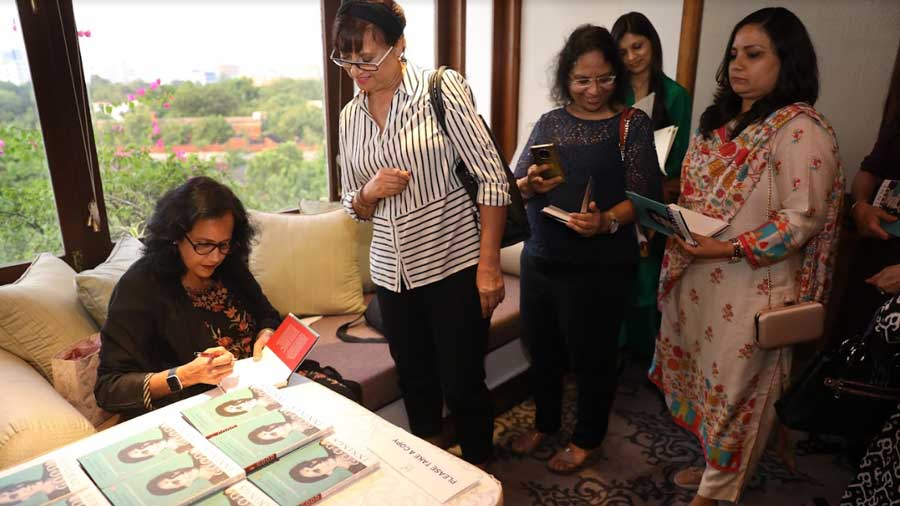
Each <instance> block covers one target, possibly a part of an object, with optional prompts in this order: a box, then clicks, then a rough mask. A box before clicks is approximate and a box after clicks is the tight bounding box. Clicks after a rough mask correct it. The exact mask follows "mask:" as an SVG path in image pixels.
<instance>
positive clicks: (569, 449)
mask: <svg viewBox="0 0 900 506" xmlns="http://www.w3.org/2000/svg"><path fill="white" fill-rule="evenodd" d="M599 448H600V447H599V446H598V447H597V448H594V449H593V450H585V449H583V448H579V447H577V446H575V445H574V444H572V443H569V444H568V445H566V447H565V448H563V449H562V450H560V451H558V452H556V454H555V455H553V458H551V459H550V461H549V462H547V469H549V470H550V471H551V472H554V473H557V474H571V473H574V472H575V471H578V470H579V469H581V468H582V467H584V466H585V465H586V464H587V463H588V461H589V460H590V459H591V458H592V457H593V456H594V455H596V454H597V450H599Z"/></svg>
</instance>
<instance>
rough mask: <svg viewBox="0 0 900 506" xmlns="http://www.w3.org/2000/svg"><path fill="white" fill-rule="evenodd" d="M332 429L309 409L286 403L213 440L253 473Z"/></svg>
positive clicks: (224, 451) (213, 442)
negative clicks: (308, 411)
mask: <svg viewBox="0 0 900 506" xmlns="http://www.w3.org/2000/svg"><path fill="white" fill-rule="evenodd" d="M330 433H331V427H329V426H327V425H326V424H325V423H324V422H322V421H321V420H318V419H316V418H315V417H313V416H311V415H310V414H309V413H305V412H301V411H299V410H298V409H294V408H291V407H282V408H281V409H279V410H276V411H270V412H268V413H266V414H264V415H261V416H258V417H256V418H254V419H252V420H250V421H247V422H244V423H242V424H240V425H238V426H237V427H235V428H234V429H233V430H229V431H227V432H224V433H222V434H219V435H218V436H213V437H212V438H210V440H209V441H210V442H211V443H212V444H214V445H215V446H216V447H217V448H218V449H220V450H222V453H224V454H225V455H228V456H229V457H230V458H231V459H232V460H233V461H235V462H236V463H237V464H238V465H239V466H241V467H242V468H244V471H246V472H247V473H250V472H252V471H253V470H254V469H257V468H259V467H262V466H264V465H266V464H269V463H271V462H273V461H275V460H276V459H278V458H281V457H282V456H283V455H285V454H287V453H289V452H290V451H291V450H294V449H296V448H299V447H301V446H304V445H306V444H308V443H311V442H313V441H315V440H317V439H321V438H322V437H324V436H326V435H327V434H330Z"/></svg>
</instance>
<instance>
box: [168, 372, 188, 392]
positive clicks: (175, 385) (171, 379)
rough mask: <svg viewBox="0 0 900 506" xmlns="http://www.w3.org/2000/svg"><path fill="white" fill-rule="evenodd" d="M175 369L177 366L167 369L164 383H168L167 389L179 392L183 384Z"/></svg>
mask: <svg viewBox="0 0 900 506" xmlns="http://www.w3.org/2000/svg"><path fill="white" fill-rule="evenodd" d="M177 369H178V367H177V366H176V367H173V368H171V369H169V372H168V374H166V384H168V385H169V390H171V391H172V392H179V391H181V389H182V388H183V387H184V385H182V384H181V378H179V377H178V374H176V371H177Z"/></svg>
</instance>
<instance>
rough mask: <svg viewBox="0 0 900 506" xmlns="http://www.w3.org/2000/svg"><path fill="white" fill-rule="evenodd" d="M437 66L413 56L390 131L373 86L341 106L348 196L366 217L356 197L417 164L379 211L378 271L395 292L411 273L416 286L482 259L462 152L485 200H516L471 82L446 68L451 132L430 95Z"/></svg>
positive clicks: (373, 258)
mask: <svg viewBox="0 0 900 506" xmlns="http://www.w3.org/2000/svg"><path fill="white" fill-rule="evenodd" d="M433 72H434V71H433V70H424V71H423V70H419V69H417V68H415V67H414V66H413V65H412V64H407V65H406V66H405V68H404V69H403V82H402V84H401V85H400V86H399V87H398V88H397V90H396V91H395V92H394V97H393V99H392V100H391V107H390V110H389V111H388V115H387V120H386V121H385V127H384V131H383V132H382V131H379V128H378V125H377V123H375V120H374V119H373V118H372V116H371V115H370V114H369V110H368V99H367V97H366V95H365V94H364V93H358V94H357V95H356V97H354V98H353V100H351V101H350V103H348V104H347V105H346V106H345V107H344V109H343V110H342V111H341V118H340V124H339V125H340V126H339V142H340V151H341V186H342V188H343V191H344V196H343V198H342V200H341V203H342V204H343V206H344V209H346V210H347V212H348V213H350V216H351V217H352V218H353V219H355V220H359V219H360V218H359V216H357V215H356V212H355V211H354V210H353V205H352V203H353V198H354V197H355V196H356V193H357V191H358V190H359V189H360V188H361V187H362V186H363V185H364V184H365V183H366V182H367V181H369V180H370V179H372V178H373V177H374V176H375V173H376V172H378V170H379V169H381V168H384V167H394V168H398V169H403V170H408V171H409V172H410V181H409V184H408V186H407V187H406V189H405V190H403V191H402V192H401V193H399V194H397V195H394V196H392V197H388V198H384V199H381V200H380V201H379V202H378V205H377V206H376V208H375V213H374V215H373V216H372V220H373V223H374V234H373V237H372V246H371V249H370V251H369V258H370V263H371V270H372V281H374V282H375V284H377V285H378V286H381V287H384V288H387V289H388V290H392V291H395V292H399V291H400V287H401V280H402V284H403V286H405V287H406V288H417V287H420V286H424V285H427V284H429V283H433V282H435V281H439V280H441V279H444V278H445V277H447V276H449V275H451V274H453V273H455V272H458V271H460V270H462V269H465V268H466V267H469V266H472V265H475V264H477V263H478V256H479V241H480V223H479V222H478V214H477V209H476V208H475V206H474V205H473V204H472V201H471V200H470V199H469V196H468V194H466V191H465V189H464V188H463V186H462V183H460V181H459V179H458V178H457V177H456V174H454V172H453V167H454V165H455V160H457V159H459V158H462V159H463V160H464V161H465V162H466V166H467V167H468V168H469V171H470V172H472V173H473V175H474V176H475V178H476V179H477V180H478V182H479V185H478V198H477V200H478V203H479V204H483V205H489V206H505V205H508V204H509V185H508V184H507V180H506V174H505V172H504V171H505V169H504V168H503V167H502V166H501V165H500V158H499V156H498V155H497V152H496V150H495V149H494V145H493V143H492V142H491V138H490V134H488V132H487V130H486V129H485V128H484V126H483V125H482V123H481V119H480V118H479V117H478V113H477V112H475V104H474V101H473V98H472V92H471V90H470V89H469V85H468V84H467V83H466V81H465V79H464V78H463V77H462V76H460V75H459V74H458V73H457V72H454V71H451V70H448V71H447V72H445V73H444V77H443V83H442V85H443V95H444V104H445V107H446V118H447V130H448V131H449V134H450V135H449V139H448V138H447V136H445V135H444V133H443V131H442V130H441V127H440V125H439V124H438V122H437V119H436V118H435V116H434V111H433V109H432V108H431V102H430V99H429V95H428V78H429V76H430V75H431V74H432V73H433Z"/></svg>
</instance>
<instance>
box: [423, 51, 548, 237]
mask: <svg viewBox="0 0 900 506" xmlns="http://www.w3.org/2000/svg"><path fill="white" fill-rule="evenodd" d="M445 70H447V67H440V68H438V69H437V70H436V71H434V73H433V74H431V78H430V79H429V80H428V94H429V95H430V96H431V107H432V109H434V115H435V117H436V118H437V120H438V123H439V124H440V125H441V130H443V132H444V135H446V136H447V139H450V134H449V133H447V118H446V111H445V109H444V94H443V92H442V91H441V81H442V80H443V77H444V71H445ZM478 118H479V119H480V120H481V123H482V124H483V125H484V128H485V129H486V130H487V132H488V135H490V137H491V142H493V143H494V149H495V150H496V151H497V156H498V157H499V161H500V165H501V166H503V168H504V170H505V171H506V180H507V182H508V183H509V197H510V204H509V205H508V206H506V227H505V228H504V229H503V239H502V240H501V242H500V246H501V247H506V246H511V245H513V244H516V243H520V242H522V241H524V240H525V239H528V237H529V236H531V227H529V226H528V216H527V215H526V214H525V203H524V201H523V200H522V194H521V193H520V192H519V186H518V185H517V184H516V176H515V175H513V173H512V171H510V170H509V165H507V163H506V157H505V156H504V155H503V150H501V149H500V145H499V144H498V143H497V138H496V137H494V132H492V131H491V128H490V127H489V126H488V124H487V122H486V121H485V120H484V118H483V117H482V116H481V115H478ZM451 142H452V139H451ZM457 151H459V150H457ZM453 171H454V172H455V173H456V177H457V178H458V179H459V180H460V182H461V183H462V185H463V187H464V188H465V189H466V193H468V194H469V198H470V199H472V203H473V204H475V208H476V209H477V208H478V201H477V196H478V180H477V179H475V176H473V175H472V172H471V171H469V169H468V167H466V163H465V162H464V161H463V160H462V158H460V159H459V160H458V161H457V162H456V166H455V167H454V168H453Z"/></svg>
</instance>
